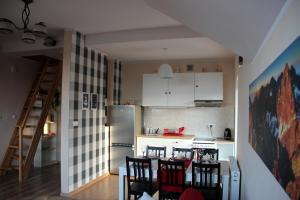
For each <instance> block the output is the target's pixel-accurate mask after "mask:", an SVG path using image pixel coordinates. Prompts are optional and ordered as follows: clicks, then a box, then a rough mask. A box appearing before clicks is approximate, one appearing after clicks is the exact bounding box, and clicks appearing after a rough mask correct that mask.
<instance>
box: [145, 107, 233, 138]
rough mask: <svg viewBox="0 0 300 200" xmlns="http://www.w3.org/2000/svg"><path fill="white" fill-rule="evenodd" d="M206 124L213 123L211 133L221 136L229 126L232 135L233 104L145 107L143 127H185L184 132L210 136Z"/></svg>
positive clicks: (161, 128) (198, 135)
mask: <svg viewBox="0 0 300 200" xmlns="http://www.w3.org/2000/svg"><path fill="white" fill-rule="evenodd" d="M208 124H214V127H213V129H212V130H213V135H214V136H215V137H223V133H224V129H225V128H230V129H231V131H232V133H231V134H232V136H234V106H224V107H198V108H145V109H144V128H160V130H161V131H162V130H163V128H179V127H182V126H184V127H185V134H193V135H196V136H197V137H211V134H210V131H209V128H208V126H207V125H208Z"/></svg>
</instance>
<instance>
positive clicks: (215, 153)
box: [197, 148, 219, 160]
mask: <svg viewBox="0 0 300 200" xmlns="http://www.w3.org/2000/svg"><path fill="white" fill-rule="evenodd" d="M197 152H198V155H197V157H198V158H203V157H204V156H206V155H208V156H209V157H210V159H211V160H219V149H207V148H203V149H198V151H197Z"/></svg>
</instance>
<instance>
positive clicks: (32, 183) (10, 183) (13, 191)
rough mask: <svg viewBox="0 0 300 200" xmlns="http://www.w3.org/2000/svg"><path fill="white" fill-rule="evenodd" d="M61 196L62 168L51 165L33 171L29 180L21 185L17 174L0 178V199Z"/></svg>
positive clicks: (12, 199)
mask: <svg viewBox="0 0 300 200" xmlns="http://www.w3.org/2000/svg"><path fill="white" fill-rule="evenodd" d="M59 194H60V166H59V165H51V166H49V167H45V168H36V169H34V170H32V172H31V174H30V176H29V178H28V179H26V180H25V181H24V182H23V183H22V184H19V182H18V177H17V174H10V175H6V176H2V177H0V199H1V200H2V199H5V200H16V199H22V200H32V199H43V200H44V199H50V198H49V197H51V196H58V195H59Z"/></svg>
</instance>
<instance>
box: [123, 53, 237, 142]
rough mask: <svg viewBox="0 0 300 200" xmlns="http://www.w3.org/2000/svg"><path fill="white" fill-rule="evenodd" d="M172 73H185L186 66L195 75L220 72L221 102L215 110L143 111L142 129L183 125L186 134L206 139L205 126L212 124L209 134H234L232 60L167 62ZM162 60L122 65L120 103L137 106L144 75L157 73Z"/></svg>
mask: <svg viewBox="0 0 300 200" xmlns="http://www.w3.org/2000/svg"><path fill="white" fill-rule="evenodd" d="M168 63H169V64H170V65H171V66H172V67H173V70H174V71H175V72H181V73H184V72H186V65H187V64H193V65H194V71H195V72H201V71H217V70H218V71H223V75H224V103H223V106H222V107H219V108H216V107H211V108H172V109H170V108H168V109H157V108H155V109H152V108H145V110H144V124H143V126H144V127H150V128H160V130H162V129H163V128H179V127H182V126H184V127H185V128H186V134H194V135H196V136H198V137H210V132H209V129H208V128H207V124H209V123H213V124H215V125H216V126H215V127H214V128H213V134H214V136H217V137H222V136H223V133H224V129H225V128H230V129H232V134H234V103H235V100H234V85H235V84H234V59H233V58H232V59H214V60H169V61H168ZM160 64H162V61H145V62H131V63H125V64H124V67H123V77H122V102H123V103H127V102H129V103H135V104H141V102H142V87H143V84H142V78H143V74H144V73H157V71H158V68H159V66H160Z"/></svg>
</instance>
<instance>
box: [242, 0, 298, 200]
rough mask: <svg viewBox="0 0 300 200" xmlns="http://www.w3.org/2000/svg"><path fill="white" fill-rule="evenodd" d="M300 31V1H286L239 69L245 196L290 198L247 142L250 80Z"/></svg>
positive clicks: (250, 199) (259, 199)
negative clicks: (252, 56) (259, 44)
mask: <svg viewBox="0 0 300 200" xmlns="http://www.w3.org/2000/svg"><path fill="white" fill-rule="evenodd" d="M299 34H300V1H299V0H293V1H287V3H286V5H285V7H284V8H283V10H282V12H281V14H280V15H279V17H278V19H277V21H276V23H275V24H274V26H273V28H272V29H271V32H270V34H269V37H267V39H266V41H265V43H264V45H263V46H262V48H261V50H260V51H259V52H258V54H257V56H256V57H255V59H254V60H253V61H252V62H251V63H248V64H246V65H244V66H243V68H241V69H240V70H239V72H238V79H239V82H238V83H239V99H238V135H237V157H238V160H239V164H240V167H241V173H242V188H241V189H242V193H241V199H242V200H262V199H266V200H268V199H280V200H285V199H289V197H288V195H287V194H286V193H285V191H284V190H283V189H282V187H281V186H280V184H279V183H278V182H277V180H276V179H275V178H274V177H273V175H272V173H271V172H270V171H269V170H268V169H267V167H266V166H265V165H264V163H263V162H262V160H261V159H260V158H259V156H258V155H257V154H256V153H255V151H254V150H253V149H252V147H251V146H250V144H249V142H248V127H249V123H248V114H249V112H248V106H249V101H248V97H249V84H250V83H251V82H252V81H253V80H255V79H256V78H257V77H258V76H259V75H260V74H261V73H262V72H263V71H264V70H265V69H266V68H267V67H268V66H269V65H270V64H271V63H272V62H273V61H274V60H275V59H276V58H277V57H278V56H279V55H280V53H282V52H283V51H284V50H285V49H286V48H287V47H288V46H289V45H290V44H291V43H292V42H293V41H294V40H295V39H296V38H297V36H299Z"/></svg>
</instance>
